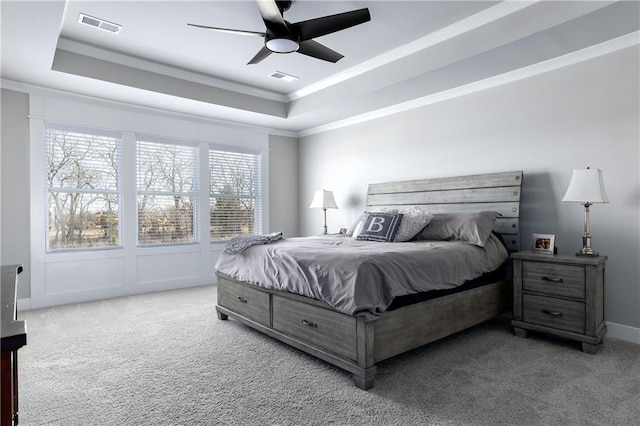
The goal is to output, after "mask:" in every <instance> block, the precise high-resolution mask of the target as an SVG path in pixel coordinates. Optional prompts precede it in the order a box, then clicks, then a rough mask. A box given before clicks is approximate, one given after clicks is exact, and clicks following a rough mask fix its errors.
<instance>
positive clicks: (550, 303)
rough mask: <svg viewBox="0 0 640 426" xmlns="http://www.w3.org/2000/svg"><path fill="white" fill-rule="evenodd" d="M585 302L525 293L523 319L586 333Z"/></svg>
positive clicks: (559, 328) (532, 322)
mask: <svg viewBox="0 0 640 426" xmlns="http://www.w3.org/2000/svg"><path fill="white" fill-rule="evenodd" d="M585 315H586V314H585V304H584V303H581V302H575V301H572V300H563V299H554V298H553V297H545V296H538V295H534V294H525V295H523V311H522V320H523V321H524V322H527V323H531V324H537V325H542V326H545V327H551V328H555V329H558V330H565V331H570V332H573V333H579V334H584V333H585Z"/></svg>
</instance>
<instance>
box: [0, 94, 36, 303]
mask: <svg viewBox="0 0 640 426" xmlns="http://www.w3.org/2000/svg"><path fill="white" fill-rule="evenodd" d="M0 100H1V105H2V106H1V109H2V113H1V116H0V129H1V131H2V133H1V138H2V139H1V144H2V146H1V148H0V149H2V157H1V161H2V162H1V164H0V165H1V172H2V177H1V178H0V182H2V187H1V189H0V194H1V195H2V206H1V208H2V210H1V211H0V217H1V221H2V223H1V224H0V228H1V229H2V239H1V244H2V248H1V251H2V264H3V265H9V264H16V263H20V264H22V265H24V267H25V268H24V272H23V273H22V274H21V275H20V280H19V282H20V285H19V286H18V298H21V299H22V298H27V297H29V296H30V288H29V283H30V281H31V279H30V273H29V271H30V268H29V265H30V261H29V255H30V248H29V247H30V246H29V121H28V118H27V116H28V113H29V98H28V96H27V95H26V94H24V93H19V92H15V91H12V90H6V89H2V94H1V95H0Z"/></svg>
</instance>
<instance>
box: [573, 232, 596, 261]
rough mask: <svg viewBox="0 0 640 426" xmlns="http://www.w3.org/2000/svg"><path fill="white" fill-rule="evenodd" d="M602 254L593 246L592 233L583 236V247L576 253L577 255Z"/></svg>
mask: <svg viewBox="0 0 640 426" xmlns="http://www.w3.org/2000/svg"><path fill="white" fill-rule="evenodd" d="M599 255H600V254H599V253H598V252H597V251H595V250H593V249H592V248H591V235H589V234H585V235H583V236H582V248H581V249H580V251H579V252H577V253H576V256H592V257H595V256H599Z"/></svg>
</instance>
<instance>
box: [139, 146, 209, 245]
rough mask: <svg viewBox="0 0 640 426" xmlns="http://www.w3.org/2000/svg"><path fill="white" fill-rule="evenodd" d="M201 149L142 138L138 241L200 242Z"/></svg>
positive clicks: (150, 242) (157, 242)
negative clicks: (197, 228) (198, 235)
mask: <svg viewBox="0 0 640 426" xmlns="http://www.w3.org/2000/svg"><path fill="white" fill-rule="evenodd" d="M197 165H198V149H197V147H195V146H190V145H181V144H175V143H164V142H156V141H150V140H138V143H137V175H138V176H137V202H138V244H141V245H151V244H176V243H194V242H196V235H197V232H196V230H195V227H194V225H195V224H196V223H197V221H196V212H197V208H196V200H197V191H198V172H197V170H198V169H197Z"/></svg>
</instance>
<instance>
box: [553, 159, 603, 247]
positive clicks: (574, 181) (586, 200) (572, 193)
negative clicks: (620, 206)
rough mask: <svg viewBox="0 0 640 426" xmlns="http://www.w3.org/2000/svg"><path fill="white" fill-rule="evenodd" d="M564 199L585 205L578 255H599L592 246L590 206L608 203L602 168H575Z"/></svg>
mask: <svg viewBox="0 0 640 426" xmlns="http://www.w3.org/2000/svg"><path fill="white" fill-rule="evenodd" d="M562 201H569V202H574V203H580V204H582V205H583V206H584V234H583V235H582V249H580V251H579V252H577V253H576V255H577V256H598V253H597V252H596V251H594V250H593V248H592V247H591V233H590V228H589V207H590V206H591V205H592V204H594V203H608V202H609V199H608V198H607V193H606V192H605V190H604V181H603V180H602V170H600V169H595V170H594V169H590V168H589V167H587V168H586V170H574V171H573V175H572V176H571V182H569V188H567V193H566V194H564V197H562Z"/></svg>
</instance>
